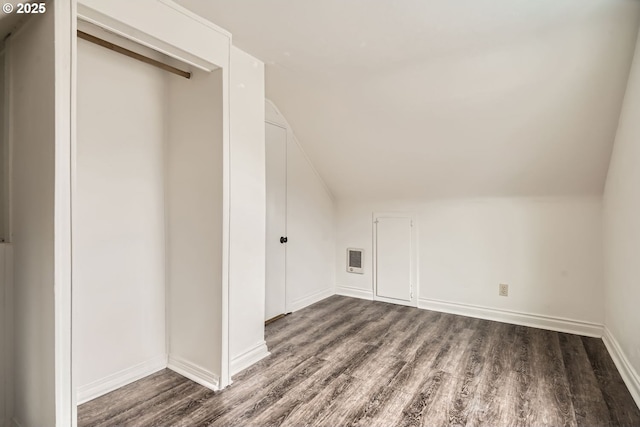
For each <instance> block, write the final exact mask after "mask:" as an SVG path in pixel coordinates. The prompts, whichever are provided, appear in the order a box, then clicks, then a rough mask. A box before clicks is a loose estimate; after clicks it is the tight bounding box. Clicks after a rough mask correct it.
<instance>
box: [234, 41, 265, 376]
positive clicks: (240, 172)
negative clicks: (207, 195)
mask: <svg viewBox="0 0 640 427" xmlns="http://www.w3.org/2000/svg"><path fill="white" fill-rule="evenodd" d="M230 89H231V93H230V101H231V105H230V109H231V231H230V235H231V242H230V254H229V262H230V267H229V315H230V319H229V320H230V323H229V327H230V332H229V339H230V342H229V352H230V357H231V365H232V366H231V373H232V374H233V373H235V372H237V371H239V370H241V369H243V368H245V367H247V366H248V365H249V364H251V363H253V362H255V361H256V359H259V358H261V357H264V356H266V355H267V354H268V353H267V347H266V344H265V342H264V310H265V232H266V231H265V216H266V208H265V203H266V192H265V136H264V133H265V128H264V64H263V63H262V62H260V61H259V60H257V59H255V58H254V57H252V56H250V55H248V54H246V53H244V52H243V51H241V50H240V49H238V48H235V47H234V48H232V49H231V75H230Z"/></svg>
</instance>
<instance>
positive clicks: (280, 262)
mask: <svg viewBox="0 0 640 427" xmlns="http://www.w3.org/2000/svg"><path fill="white" fill-rule="evenodd" d="M265 126H266V129H265V144H266V159H267V160H266V161H267V165H266V175H267V179H266V181H267V231H266V258H267V259H266V270H267V271H266V289H265V320H269V319H272V318H273V317H275V316H278V315H279V314H284V313H286V268H285V267H286V244H285V243H281V242H280V240H281V237H286V235H287V234H286V233H287V130H286V129H285V128H283V127H281V126H278V125H275V124H271V123H266V125H265Z"/></svg>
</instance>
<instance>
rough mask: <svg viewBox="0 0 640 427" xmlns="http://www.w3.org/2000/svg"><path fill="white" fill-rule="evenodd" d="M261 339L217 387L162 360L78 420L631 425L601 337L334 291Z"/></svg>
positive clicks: (633, 416) (638, 416) (89, 406)
mask: <svg viewBox="0 0 640 427" xmlns="http://www.w3.org/2000/svg"><path fill="white" fill-rule="evenodd" d="M266 339H267V344H268V346H269V349H270V351H271V353H272V355H271V356H270V357H268V358H266V359H264V360H263V361H261V362H259V363H257V364H256V365H254V366H252V367H250V368H249V369H247V370H245V371H243V372H241V373H240V374H238V375H236V376H235V377H234V382H233V384H232V385H231V386H230V387H228V388H227V389H225V390H224V391H220V392H215V393H214V392H212V391H210V390H208V389H206V388H204V387H202V386H199V385H197V384H195V383H193V382H191V381H189V380H187V379H185V378H183V377H181V376H180V375H178V374H176V373H173V372H171V371H168V370H165V371H161V372H158V373H156V374H154V375H151V376H150V377H147V378H145V379H142V380H140V381H137V382H135V383H133V384H130V385H128V386H126V387H123V388H121V389H119V390H116V391H114V392H112V393H109V394H107V395H105V396H103V397H100V398H98V399H95V400H93V401H91V402H88V403H85V404H83V405H81V406H80V407H79V408H78V419H79V426H80V427H90V426H92V427H98V426H109V427H114V426H127V427H129V426H153V427H159V426H280V425H282V426H303V425H305V426H307V425H308V426H331V427H335V426H419V425H424V426H444V425H469V426H507V425H508V426H640V410H639V409H638V407H637V406H636V405H635V403H634V401H633V399H632V397H631V395H630V394H629V391H628V390H627V388H626V387H625V385H624V383H623V382H622V379H621V377H620V375H619V373H618V371H617V370H616V368H615V365H614V364H613V361H612V360H611V358H610V357H609V355H608V353H607V351H606V349H605V347H604V344H603V343H602V340H600V339H595V338H586V337H580V336H577V335H570V334H563V333H556V332H549V331H545V330H541V329H534V328H527V327H522V326H514V325H508V324H503V323H498V322H490V321H485V320H479V319H472V318H467V317H462V316H455V315H450V314H442V313H436V312H431V311H426V310H419V309H416V308H409V307H403V306H397V305H392V304H385V303H380V302H372V301H364V300H358V299H352V298H347V297H340V296H333V297H330V298H327V299H325V300H323V301H321V302H319V303H317V304H315V305H313V306H311V307H308V308H306V309H303V310H301V311H299V312H296V313H294V314H292V315H289V316H287V317H285V318H284V319H281V320H278V321H277V322H274V323H272V324H270V325H268V326H267V328H266Z"/></svg>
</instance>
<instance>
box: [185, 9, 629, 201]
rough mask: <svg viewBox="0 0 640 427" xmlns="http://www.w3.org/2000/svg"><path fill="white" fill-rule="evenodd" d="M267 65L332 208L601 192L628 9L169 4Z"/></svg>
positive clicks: (620, 91) (618, 97)
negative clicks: (335, 203)
mask: <svg viewBox="0 0 640 427" xmlns="http://www.w3.org/2000/svg"><path fill="white" fill-rule="evenodd" d="M178 3H180V4H182V5H183V6H185V7H187V8H189V9H191V10H193V11H194V12H196V13H198V14H200V15H202V16H204V17H205V18H207V19H209V20H211V21H212V22H215V23H216V24H218V25H220V26H222V27H224V28H226V29H227V30H229V31H231V32H232V34H233V39H234V44H235V45H236V46H238V47H240V48H241V49H243V50H245V51H247V52H249V53H251V54H253V55H255V56H256V57H258V58H260V59H261V60H263V61H264V62H265V63H266V64H267V97H268V98H270V99H271V100H273V101H274V102H275V103H276V105H277V106H278V107H279V108H280V110H281V111H282V113H283V114H284V115H285V116H286V117H287V119H288V120H289V122H290V123H291V125H292V126H293V128H294V131H295V133H296V135H297V136H298V138H299V140H300V142H301V144H302V145H303V147H304V148H305V150H306V151H307V154H308V155H309V157H310V159H311V161H312V162H313V163H314V165H315V167H316V168H317V170H318V171H319V173H320V174H321V176H322V177H323V179H324V180H325V181H326V183H327V185H328V186H329V188H330V189H331V191H332V192H333V193H334V195H335V196H336V197H337V198H339V199H340V198H349V199H354V198H357V199H418V198H419V199H424V198H441V197H483V196H498V197H499V196H565V195H598V194H601V193H602V191H603V187H604V182H605V178H606V173H607V167H608V164H609V157H610V153H611V149H612V145H613V140H614V136H615V131H616V127H617V123H618V118H619V112H620V107H621V104H622V99H623V96H624V90H625V87H626V81H627V77H628V73H629V67H630V64H631V60H632V55H633V51H634V46H635V41H636V37H637V35H638V25H639V22H640V21H639V20H640V2H639V1H637V0H397V1H390V0H349V1H345V0H322V1H318V0H178Z"/></svg>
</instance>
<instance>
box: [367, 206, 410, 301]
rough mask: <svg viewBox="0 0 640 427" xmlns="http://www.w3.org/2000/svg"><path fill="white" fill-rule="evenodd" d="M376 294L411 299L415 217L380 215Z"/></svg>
mask: <svg viewBox="0 0 640 427" xmlns="http://www.w3.org/2000/svg"><path fill="white" fill-rule="evenodd" d="M375 227H376V241H375V244H376V260H375V261H376V272H375V273H376V297H379V299H383V300H385V299H390V300H399V301H405V302H411V300H412V295H411V260H412V252H411V218H395V217H379V218H377V219H376V223H375Z"/></svg>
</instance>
